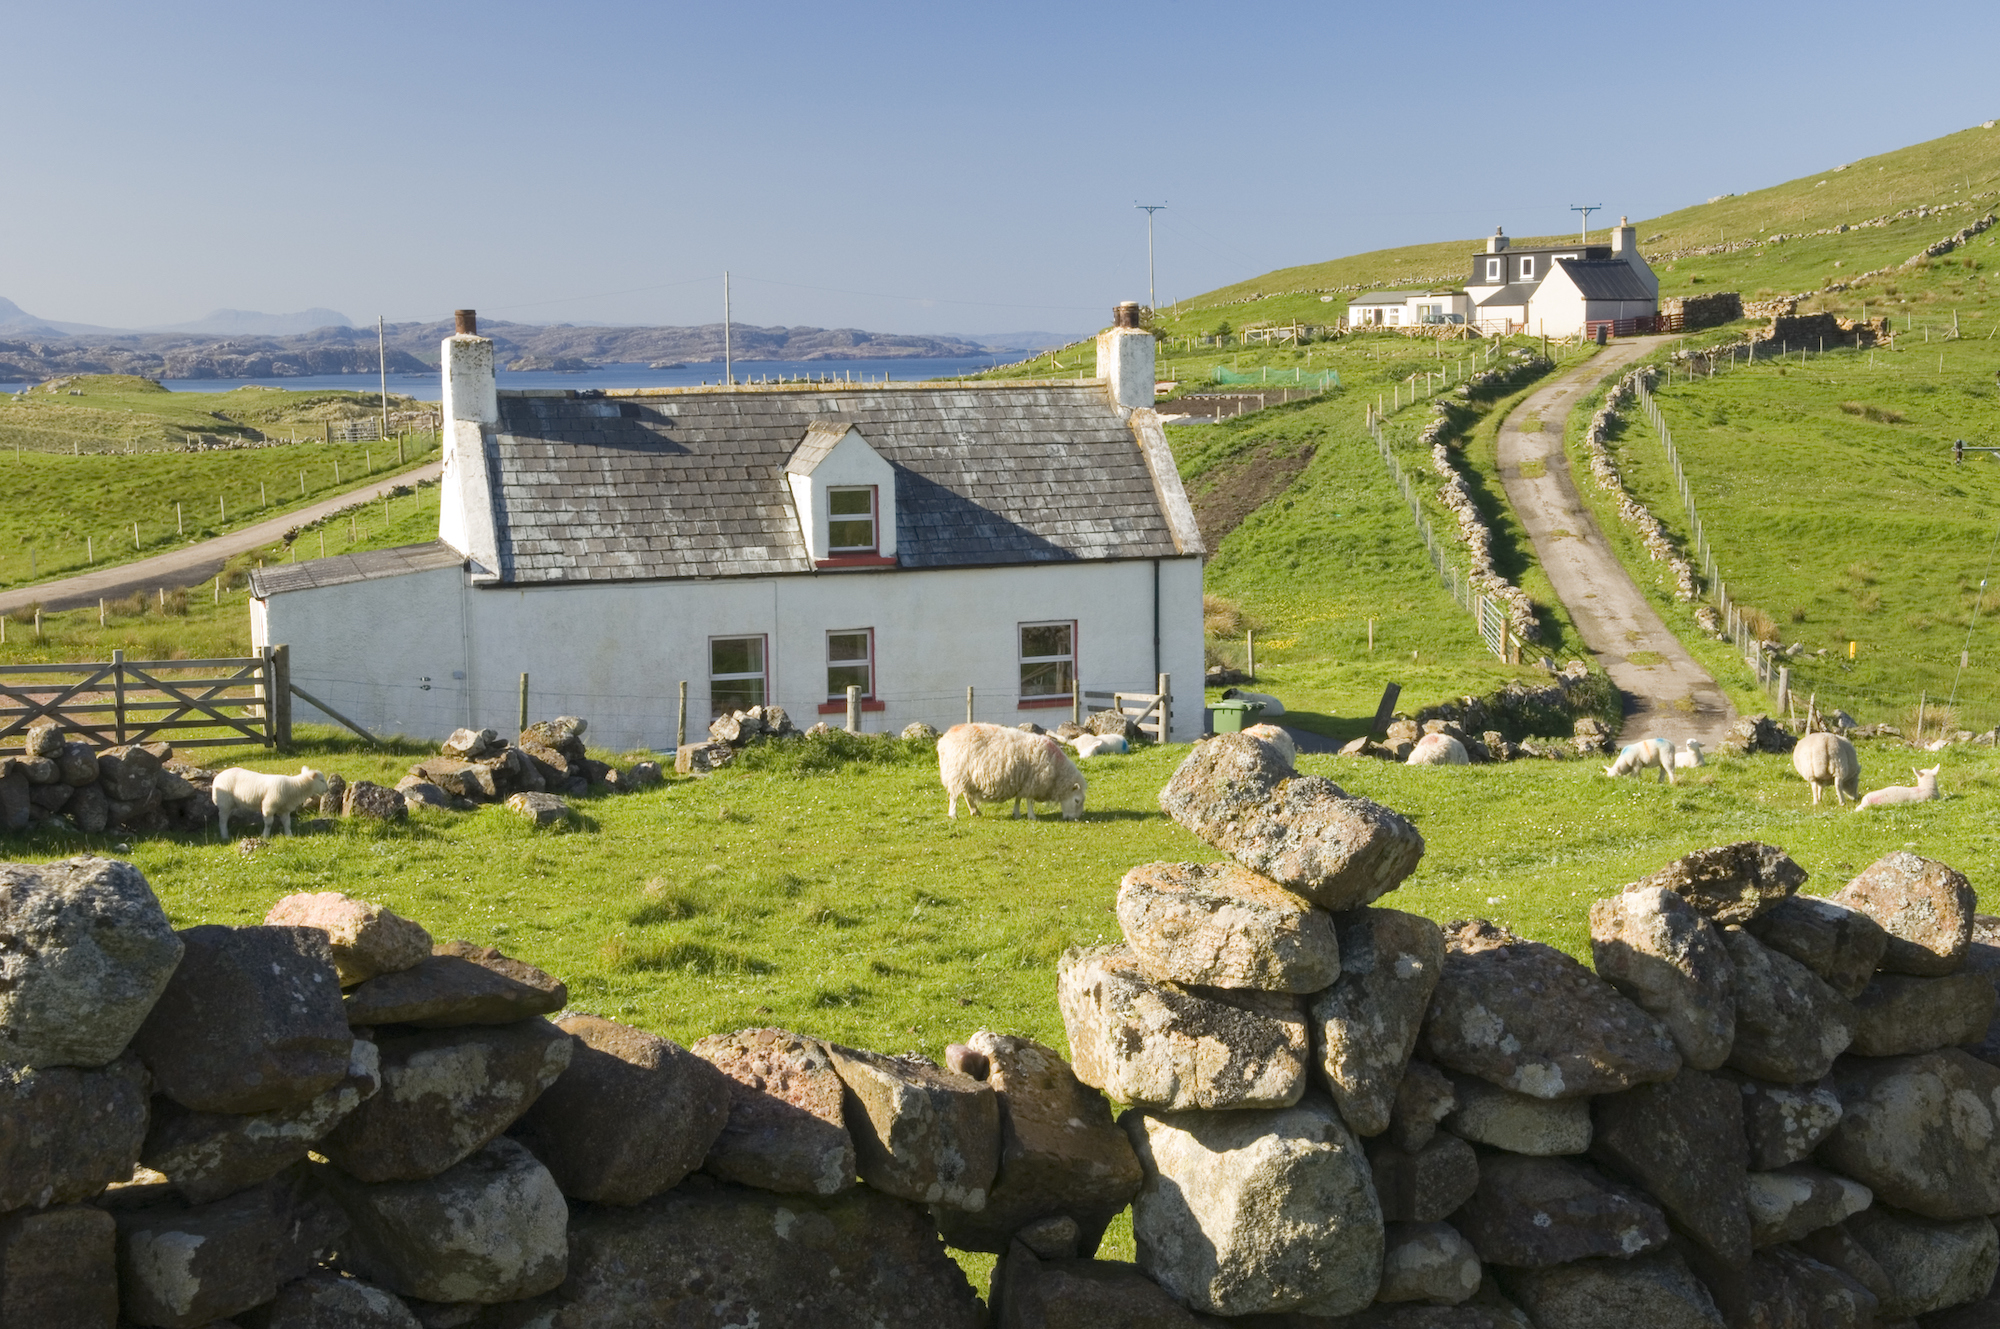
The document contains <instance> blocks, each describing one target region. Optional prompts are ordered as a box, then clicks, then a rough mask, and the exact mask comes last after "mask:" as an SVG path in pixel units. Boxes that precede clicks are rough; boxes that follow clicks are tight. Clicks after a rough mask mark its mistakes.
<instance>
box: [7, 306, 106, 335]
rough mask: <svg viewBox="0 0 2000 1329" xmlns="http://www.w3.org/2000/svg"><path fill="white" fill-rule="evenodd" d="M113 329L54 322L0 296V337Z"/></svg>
mask: <svg viewBox="0 0 2000 1329" xmlns="http://www.w3.org/2000/svg"><path fill="white" fill-rule="evenodd" d="M115 331H117V329H115V328H100V327H98V326H97V325H96V324H94V323H55V322H51V321H50V320H48V319H45V318H36V317H35V316H34V315H33V314H30V313H29V312H28V311H27V310H25V309H23V308H21V306H19V305H17V304H15V303H14V302H13V301H12V300H9V299H7V298H6V297H4V296H0V337H7V336H14V337H67V336H73V335H76V334H79V333H86V334H94V333H107V332H115Z"/></svg>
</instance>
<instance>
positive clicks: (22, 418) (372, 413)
mask: <svg viewBox="0 0 2000 1329" xmlns="http://www.w3.org/2000/svg"><path fill="white" fill-rule="evenodd" d="M357 377H359V376H357ZM360 381H361V382H364V383H365V382H366V381H367V379H366V378H365V377H361V378H360ZM381 408H382V398H381V396H380V395H379V394H377V393H373V392H350V391H345V390H336V389H315V390H313V391H305V392H301V391H294V390H291V389H288V388H269V387H247V388H236V389H234V390H233V391H230V392H176V391H174V390H173V389H171V388H168V387H167V386H166V385H165V384H163V383H160V382H159V381H157V380H155V379H150V378H139V377H137V376H135V375H132V374H71V375H65V376H64V377H62V378H55V379H50V380H48V381H47V382H45V383H38V384H36V385H35V386H34V387H32V388H30V389H28V390H27V391H26V392H21V393H15V394H7V395H0V450H10V451H11V450H13V449H16V448H22V449H31V448H32V449H41V450H44V451H58V452H79V453H85V452H127V451H137V452H145V451H152V450H156V449H160V448H174V449H177V448H179V447H180V446H181V445H182V444H183V443H185V442H187V441H188V440H189V439H191V438H206V439H210V440H214V439H236V440H245V441H248V440H256V439H260V438H273V439H287V440H291V439H296V440H298V441H300V442H306V441H311V440H320V439H323V438H324V437H325V427H326V426H327V425H341V424H352V423H359V422H365V421H369V420H377V421H379V420H380V418H381V416H380V412H381ZM436 409H437V408H436V407H435V406H434V405H433V404H431V403H428V402H420V401H417V400H415V399H414V398H411V397H404V396H399V395H397V394H396V393H390V394H389V410H390V412H391V414H392V416H393V415H394V414H397V413H408V412H420V413H429V412H432V411H435V410H436ZM394 433H395V422H394V421H393V419H392V421H391V434H392V439H391V442H392V445H393V434H394Z"/></svg>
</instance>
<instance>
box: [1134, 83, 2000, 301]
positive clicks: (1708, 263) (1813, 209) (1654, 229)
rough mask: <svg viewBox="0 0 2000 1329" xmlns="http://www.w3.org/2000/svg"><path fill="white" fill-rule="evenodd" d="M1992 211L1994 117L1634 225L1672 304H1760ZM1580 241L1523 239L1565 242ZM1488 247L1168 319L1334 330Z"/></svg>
mask: <svg viewBox="0 0 2000 1329" xmlns="http://www.w3.org/2000/svg"><path fill="white" fill-rule="evenodd" d="M1996 204H2000V123H1996V122H1995V121H1991V120H1989V121H1987V122H1986V123H1985V124H1984V125H1976V126H1974V127H1973V128H1971V129H1965V130H1961V131H1959V132H1958V133H1955V134H1947V135H1945V136H1944V137H1943V138H1937V139H1932V140H1930V141H1929V142H1927V143H1918V144H1914V145H1912V146H1910V147H1907V148H1898V149H1896V150H1895V151H1893V152H1885V153H1882V154H1880V155H1879V156H1875V157H1868V158H1865V159H1862V160H1858V161H1853V162H1846V163H1834V164H1830V165H1829V166H1827V167H1826V169H1824V170H1820V171H1815V172H1813V173H1812V174H1810V175H1804V176H1800V177H1799V178H1798V179H1796V180H1791V181H1787V182H1786V183H1784V184H1781V185H1773V186H1771V187H1769V188H1766V189H1757V190H1751V191H1748V192H1743V193H1725V194H1718V195H1716V196H1715V197H1713V198H1710V199H1709V200H1708V201H1706V202H1704V203H1697V204H1694V205H1693V206H1690V207H1686V208H1681V209H1679V210H1677V211H1675V212H1670V213H1667V214H1666V215H1664V216H1660V217H1654V218H1639V217H1634V218H1633V219H1632V221H1633V224H1634V225H1636V226H1637V227H1638V228H1639V247H1640V252H1642V253H1644V254H1645V255H1646V257H1647V260H1648V261H1649V262H1650V263H1652V265H1653V267H1654V270H1655V271H1657V272H1658V273H1659V274H1660V287H1661V294H1662V295H1683V294H1687V293H1690V292H1692V291H1698V290H1704V289H1706V290H1717V289H1720V290H1737V289H1740V290H1742V291H1743V292H1744V293H1745V294H1746V295H1754V294H1757V293H1758V292H1759V291H1763V290H1769V291H1773V292H1785V293H1794V292H1800V291H1810V290H1812V289H1814V288H1817V287H1820V286H1824V285H1828V284H1832V283H1834V282H1835V281H1837V280H1839V279H1841V278H1844V277H1846V276H1849V275H1851V274H1852V273H1854V272H1856V271H1868V270H1872V269H1874V268H1877V267H1881V266H1884V265H1886V264H1892V263H1900V262H1901V261H1902V260H1903V259H1905V258H1907V257H1909V256H1910V255H1911V254H1913V253H1914V252H1916V250H1917V249H1918V248H1921V247H1922V243H1923V242H1928V241H1930V240H1935V239H1937V238H1939V237H1941V236H1943V235H1946V234H1949V233H1951V232H1953V231H1956V230H1958V229H1960V228H1961V227H1964V226H1967V225H1970V224H1971V223H1972V222H1974V221H1976V220H1978V219H1979V218H1980V217H1983V216H1985V215H1986V214H1987V213H1988V212H1990V211H1992V210H1993V208H1994V207H1995V206H1996ZM1614 215H1615V212H1614ZM1497 220H1504V218H1502V219H1497ZM1842 227H1845V228H1848V229H1846V230H1845V231H1841V232H1839V233H1838V234H1837V235H1834V236H1830V237H1820V238H1819V239H1818V240H1817V241H1816V242H1815V243H1814V244H1812V245H1810V246H1807V247H1805V249H1804V250H1801V249H1800V247H1799V246H1798V245H1797V244H1796V242H1797V241H1799V240H1800V239H1801V238H1802V237H1806V236H1811V235H1813V233H1815V232H1821V231H1834V230H1836V228H1842ZM1933 233H1935V234H1933ZM1574 234H1575V233H1574V232H1570V233H1567V234H1564V235H1554V236H1514V237H1513V240H1514V243H1516V244H1519V245H1532V244H1561V243H1564V242H1566V241H1568V240H1570V239H1571V238H1572V237H1573V236H1574ZM1603 235H1604V232H1603V231H1602V229H1601V228H1600V229H1599V230H1598V231H1595V232H1593V233H1592V237H1591V238H1592V239H1594V240H1598V241H1600V242H1601V241H1602V239H1603ZM1485 239H1486V238H1485V237H1484V236H1475V237H1470V238H1467V239H1464V240H1447V241H1443V242H1439V243H1435V244H1421V245H1407V246H1404V247H1402V248H1397V249H1378V250H1374V251H1372V252H1370V253H1365V254H1352V255H1349V256H1347V257H1345V258H1336V259H1331V260H1328V261H1326V262H1321V263H1307V264H1302V265H1300V266H1298V267H1292V268H1279V269H1277V270H1275V271H1272V272H1267V273H1264V274H1263V275H1262V276H1258V277H1252V278H1250V279H1248V280H1247V281H1240V282H1233V283H1231V284H1230V285H1228V286H1223V287H1220V288H1218V289H1216V290H1213V291H1209V292H1207V293H1206V294H1204V295H1198V296H1195V297H1194V298H1193V299H1191V300H1182V301H1180V302H1178V304H1177V305H1176V306H1175V308H1174V311H1173V312H1172V314H1171V315H1170V316H1169V321H1170V323H1171V325H1172V326H1173V327H1174V329H1175V330H1176V331H1177V332H1195V331H1208V330H1211V329H1213V327H1214V326H1215V325H1216V323H1217V322H1218V321H1224V320H1226V321H1229V322H1230V323H1231V324H1232V325H1233V326H1237V327H1241V326H1243V325H1244V324H1246V323H1256V322H1277V321H1288V320H1291V319H1299V320H1302V321H1306V322H1329V321H1331V320H1332V319H1334V318H1337V317H1338V316H1339V315H1340V314H1341V313H1342V312H1343V311H1344V310H1345V309H1346V307H1347V302H1348V300H1349V298H1351V297H1352V296H1353V295H1355V294H1358V293H1360V292H1362V291H1368V290H1375V289H1379V288H1391V289H1393V288H1397V287H1405V286H1429V285H1458V284H1461V283H1463V282H1464V281H1465V280H1466V278H1467V277H1468V276H1469V275H1470V273H1471V256H1472V254H1473V252H1474V251H1475V250H1478V249H1480V248H1481V247H1483V246H1484V244H1485ZM1787 245H1790V246H1791V248H1789V249H1788V248H1787ZM1821 251H1824V252H1823V253H1822V252H1821ZM1836 263H1838V266H1837V267H1836Z"/></svg>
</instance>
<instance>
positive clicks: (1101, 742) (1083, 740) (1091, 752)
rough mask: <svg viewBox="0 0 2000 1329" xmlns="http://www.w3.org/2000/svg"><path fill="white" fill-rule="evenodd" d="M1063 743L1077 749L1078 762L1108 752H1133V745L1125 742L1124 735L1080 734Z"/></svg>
mask: <svg viewBox="0 0 2000 1329" xmlns="http://www.w3.org/2000/svg"><path fill="white" fill-rule="evenodd" d="M1063 742H1065V743H1067V744H1069V745H1070V746H1071V747H1073V748H1075V749H1076V756H1077V760H1078V761H1082V760H1083V759H1084V758H1086V757H1097V756H1102V755H1103V754H1104V753H1107V752H1116V753H1120V754H1123V753H1127V752H1130V751H1131V750H1132V745H1131V744H1130V743H1127V742H1126V741H1125V736H1124V735H1123V734H1078V735H1077V736H1076V737H1075V738H1066V739H1064V740H1063Z"/></svg>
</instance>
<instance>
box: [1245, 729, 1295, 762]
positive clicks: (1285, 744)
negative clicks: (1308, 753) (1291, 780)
mask: <svg viewBox="0 0 2000 1329" xmlns="http://www.w3.org/2000/svg"><path fill="white" fill-rule="evenodd" d="M1243 732H1244V733H1246V734H1249V735H1250V736H1251V737H1253V738H1261V739H1263V740H1264V741H1265V742H1266V743H1269V744H1270V745H1271V746H1272V747H1274V748H1276V749H1277V750H1278V751H1280V752H1282V753H1284V754H1285V760H1286V761H1287V762H1288V763H1290V764H1291V765H1293V766H1296V765H1298V764H1299V745H1298V744H1297V743H1295V742H1293V741H1292V736H1291V735H1290V734H1289V733H1287V732H1286V731H1285V730H1284V729H1282V728H1280V727H1279V726H1277V725H1274V724H1253V725H1251V726H1250V727H1249V728H1248V729H1246V730H1244V731H1243Z"/></svg>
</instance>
